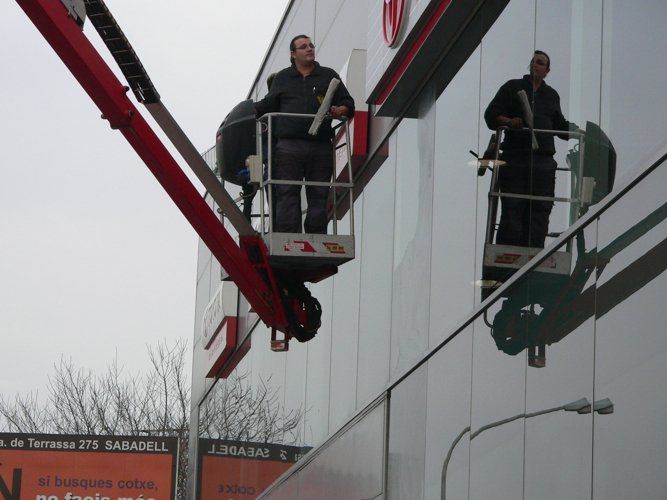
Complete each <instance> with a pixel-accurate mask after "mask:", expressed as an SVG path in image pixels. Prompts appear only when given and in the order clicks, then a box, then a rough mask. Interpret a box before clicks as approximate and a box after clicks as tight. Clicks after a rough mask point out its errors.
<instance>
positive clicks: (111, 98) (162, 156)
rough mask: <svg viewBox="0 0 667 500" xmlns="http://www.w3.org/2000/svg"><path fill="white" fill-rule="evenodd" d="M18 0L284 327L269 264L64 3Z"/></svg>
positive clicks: (257, 305) (270, 321)
mask: <svg viewBox="0 0 667 500" xmlns="http://www.w3.org/2000/svg"><path fill="white" fill-rule="evenodd" d="M16 1H17V3H18V4H19V6H20V7H21V8H22V9H23V10H24V11H25V13H26V14H27V15H28V17H29V18H30V20H31V21H32V22H33V23H34V25H35V26H36V27H37V29H38V30H39V31H40V33H41V34H42V35H43V36H44V38H45V39H46V40H47V41H48V43H49V44H50V45H51V47H52V48H53V49H54V50H55V51H56V53H57V54H58V56H59V57H60V58H61V59H62V61H63V62H64V63H65V65H66V66H67V67H68V69H69V70H70V71H71V72H72V74H73V75H74V77H75V78H76V79H77V80H78V81H79V83H80V84H81V86H82V87H83V88H84V90H85V91H86V93H87V94H88V95H89V96H90V98H91V99H92V100H93V102H94V103H95V104H96V105H97V107H98V108H99V109H100V110H101V111H102V117H103V118H104V119H106V120H108V121H109V123H110V125H111V128H113V129H118V130H119V131H120V132H121V133H122V134H123V135H124V136H125V138H126V139H127V141H128V142H129V143H130V145H131V146H132V147H133V148H134V150H135V151H136V152H137V154H138V155H139V156H140V157H141V159H142V160H143V161H144V163H145V164H146V166H147V167H148V168H149V170H150V171H151V172H152V173H153V175H154V176H155V178H156V179H157V180H158V182H159V183H160V184H161V185H162V187H163V188H164V189H165V191H167V193H168V194H169V196H170V197H171V199H172V200H173V201H174V203H176V206H178V208H179V210H180V211H181V212H182V213H183V215H184V216H185V218H186V219H187V220H188V222H189V223H190V224H191V225H192V227H193V228H194V229H195V231H196V232H197V234H198V235H199V236H200V237H201V239H202V240H203V241H204V243H205V244H206V246H207V247H208V248H209V250H210V251H211V253H212V254H213V255H214V256H215V257H216V258H217V259H218V261H219V262H220V264H221V265H222V267H223V268H224V269H225V270H226V271H227V273H228V274H229V276H230V277H231V278H232V280H234V282H235V283H236V285H237V286H238V287H239V290H240V291H241V293H243V295H244V296H245V297H246V299H247V300H248V302H249V303H250V305H251V306H252V308H253V309H254V310H255V312H257V314H258V315H259V316H260V317H261V318H262V320H263V321H264V322H265V323H266V324H267V325H268V326H269V327H271V328H272V329H277V330H280V331H282V332H287V331H288V322H287V319H286V314H285V310H284V306H283V304H282V303H281V300H280V293H279V291H278V290H277V289H276V287H275V280H274V279H273V277H272V275H271V269H270V267H267V269H266V272H268V273H269V278H270V279H268V280H265V279H263V278H262V275H260V274H259V272H258V271H257V263H253V262H251V260H250V259H249V257H248V255H246V254H245V253H244V252H242V251H241V249H240V248H239V246H238V245H237V244H236V242H235V241H234V239H233V238H232V236H231V235H230V234H229V233H228V232H227V230H226V229H225V227H224V225H223V224H222V222H221V221H220V220H219V219H218V218H217V217H216V215H215V214H214V212H213V211H212V210H211V209H210V207H209V206H208V205H207V204H206V202H205V201H204V199H203V198H202V196H201V195H200V194H199V192H198V191H197V189H196V188H195V187H194V185H193V184H192V183H191V182H190V180H189V179H188V177H187V176H186V175H185V174H184V173H183V171H182V170H181V168H180V167H179V165H178V163H176V161H175V160H174V158H173V157H172V156H171V154H170V153H169V151H168V150H167V149H166V148H165V146H164V145H163V144H162V142H161V141H160V139H159V138H158V137H157V135H156V134H155V133H154V132H153V130H152V129H151V128H150V126H149V125H148V123H147V122H146V121H145V120H144V118H143V117H142V116H141V114H140V113H139V111H138V110H137V109H136V107H135V106H134V104H133V103H132V102H131V101H130V100H129V98H128V97H127V95H126V92H127V91H128V88H127V87H125V86H124V85H123V84H122V83H121V82H120V81H119V80H118V78H116V75H115V74H114V73H113V71H112V70H111V69H110V68H109V66H108V65H107V64H106V62H105V61H104V60H103V59H102V57H101V56H100V55H99V53H98V52H97V51H96V50H95V48H94V47H93V45H92V44H91V43H90V41H89V40H88V38H87V37H86V36H85V35H84V34H83V31H82V30H81V28H80V26H79V25H78V24H77V22H76V21H75V20H74V19H73V18H72V17H70V15H69V14H68V11H67V8H66V7H65V6H64V5H63V3H61V2H60V1H59V0H16ZM244 238H246V239H250V240H256V241H255V242H254V246H255V247H259V248H264V242H263V241H262V239H261V237H260V236H259V235H257V236H246V237H244ZM264 253H265V252H264ZM269 283H271V285H269Z"/></svg>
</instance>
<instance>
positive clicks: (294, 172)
mask: <svg viewBox="0 0 667 500" xmlns="http://www.w3.org/2000/svg"><path fill="white" fill-rule="evenodd" d="M275 148H276V151H275V153H274V155H273V159H274V161H273V165H272V170H273V172H272V177H273V179H276V180H279V179H280V180H293V181H300V180H302V179H305V180H307V181H319V182H330V181H331V174H332V172H333V149H332V145H331V143H330V142H328V141H310V140H302V139H279V140H278V142H277V144H276V146H275ZM329 189H330V188H329V187H328V186H306V200H307V202H308V210H307V212H306V220H305V221H304V229H305V231H306V233H321V234H325V233H326V232H327V225H328V218H327V199H328V198H329ZM273 198H274V206H275V217H274V219H273V221H274V225H273V230H274V231H276V232H283V233H300V232H301V186H289V185H280V184H277V185H274V186H273Z"/></svg>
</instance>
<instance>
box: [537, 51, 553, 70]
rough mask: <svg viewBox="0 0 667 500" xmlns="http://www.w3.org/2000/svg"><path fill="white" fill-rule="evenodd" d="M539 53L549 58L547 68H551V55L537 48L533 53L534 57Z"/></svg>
mask: <svg viewBox="0 0 667 500" xmlns="http://www.w3.org/2000/svg"><path fill="white" fill-rule="evenodd" d="M537 54H539V55H542V56H544V57H546V58H547V69H551V58H550V57H549V54H547V53H546V52H544V51H543V50H536V51H535V53H534V54H533V57H535V55H537Z"/></svg>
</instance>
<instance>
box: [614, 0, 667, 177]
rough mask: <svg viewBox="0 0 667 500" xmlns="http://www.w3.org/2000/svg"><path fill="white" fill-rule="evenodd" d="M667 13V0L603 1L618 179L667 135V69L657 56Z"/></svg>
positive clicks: (666, 42)
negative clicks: (666, 90)
mask: <svg viewBox="0 0 667 500" xmlns="http://www.w3.org/2000/svg"><path fill="white" fill-rule="evenodd" d="M665 19H667V3H665V2H661V1H657V0H656V1H646V2H640V3H638V4H636V3H633V2H623V1H621V0H605V2H604V25H603V47H602V53H603V59H602V67H601V70H602V99H601V104H602V110H601V111H602V120H601V122H602V126H603V128H604V129H605V130H606V131H607V134H608V135H609V137H610V138H611V140H612V141H613V143H614V147H615V152H616V155H617V160H616V178H617V179H619V180H621V179H623V177H624V176H625V174H626V173H628V172H631V171H632V170H633V169H635V168H641V167H642V164H643V163H645V162H646V161H645V159H646V157H647V156H650V155H651V153H652V152H654V151H655V149H656V147H658V146H659V145H660V144H662V143H664V141H665V133H664V128H665V127H664V124H665V114H666V113H667V99H665V96H664V89H665V88H666V87H667V72H666V71H665V70H664V67H663V65H662V64H660V63H659V62H657V61H656V59H655V54H656V49H657V50H663V49H664V47H665V46H667V31H666V30H665V29H664V25H665ZM628 116H632V117H633V119H632V120H631V121H628V119H627V117H628Z"/></svg>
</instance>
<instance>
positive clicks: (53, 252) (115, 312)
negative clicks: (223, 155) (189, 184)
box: [0, 0, 288, 396]
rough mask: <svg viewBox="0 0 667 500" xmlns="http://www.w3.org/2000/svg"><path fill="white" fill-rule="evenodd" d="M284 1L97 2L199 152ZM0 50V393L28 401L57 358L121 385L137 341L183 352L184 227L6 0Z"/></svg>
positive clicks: (141, 349) (137, 360)
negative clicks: (114, 362) (109, 367)
mask: <svg viewBox="0 0 667 500" xmlns="http://www.w3.org/2000/svg"><path fill="white" fill-rule="evenodd" d="M287 3H288V1H287V0H245V1H244V2H236V1H232V0H191V1H189V2H182V1H175V0H107V4H108V6H109V8H110V10H111V12H112V13H113V14H114V16H115V17H116V19H117V20H118V22H119V24H120V25H121V27H122V28H123V30H124V31H125V34H126V35H127V37H128V39H129V40H130V42H131V43H132V44H133V46H134V48H135V50H136V52H137V53H138V54H139V57H140V58H141V59H142V62H143V64H144V66H145V67H146V69H147V70H148V72H149V74H150V76H151V78H152V80H153V82H154V84H155V85H156V87H157V89H158V91H159V92H160V94H161V96H162V100H163V102H164V103H165V104H166V106H167V108H168V109H169V110H170V111H171V113H172V114H173V115H174V117H175V118H176V119H177V120H178V121H179V123H180V124H181V127H182V128H183V129H184V130H185V132H186V133H187V134H188V135H189V136H190V138H191V140H192V141H193V143H194V144H195V146H196V147H197V148H198V149H199V150H200V151H203V150H205V149H207V148H208V147H210V146H211V145H213V143H214V140H215V131H216V129H217V126H218V125H219V123H220V122H221V120H222V118H224V116H225V114H226V113H227V112H228V111H229V110H230V109H231V107H232V106H234V105H235V104H236V103H237V102H239V101H241V100H243V99H244V98H245V96H246V94H247V92H248V90H249V89H250V85H251V83H252V81H253V79H254V77H255V74H256V72H257V70H258V68H259V65H260V63H261V60H262V58H263V57H264V54H265V52H266V49H267V47H268V44H269V42H270V40H271V38H272V37H273V34H274V32H275V29H276V27H277V25H278V22H279V20H280V18H281V16H282V13H283V12H284V10H285V7H286V5H287ZM85 31H86V33H87V35H88V37H89V39H91V41H93V43H94V44H95V46H96V47H97V48H98V50H99V51H100V52H101V53H102V54H103V55H104V56H105V58H107V60H108V61H111V59H110V58H108V57H107V53H106V50H105V48H104V46H103V45H102V44H101V43H100V42H99V39H98V37H97V34H96V33H95V31H94V30H93V29H92V27H91V26H88V25H87V26H86V30H85ZM0 41H1V43H0V68H2V79H1V80H0V81H1V87H0V88H1V89H2V95H1V96H0V102H2V106H1V108H0V110H1V116H2V120H1V121H0V138H1V140H2V148H0V155H1V156H0V158H1V160H0V172H1V174H2V179H1V180H0V249H1V256H2V258H1V259H0V338H1V339H2V344H1V347H0V394H2V395H4V396H12V395H13V394H14V393H15V392H22V393H25V392H27V391H34V390H39V392H40V394H44V393H45V384H46V381H47V375H48V374H49V373H50V372H51V371H52V366H53V364H54V362H56V361H57V360H58V359H59V357H60V355H61V354H65V355H66V356H71V357H72V359H73V360H74V362H75V363H76V364H77V365H80V366H85V367H90V368H93V369H94V368H96V367H105V366H106V364H107V363H108V362H109V361H110V360H111V359H112V358H113V355H114V352H115V351H116V350H117V352H118V357H119V359H120V360H121V361H122V362H123V363H124V364H125V366H126V369H127V370H128V371H129V372H136V371H137V370H140V369H141V366H142V364H143V363H145V362H146V361H147V356H146V345H148V344H154V343H155V342H156V341H158V340H160V339H167V340H168V341H170V342H172V341H174V340H175V339H177V338H186V339H188V341H189V344H190V345H192V341H191V339H192V334H193V331H192V329H193V322H194V317H193V314H194V301H195V293H194V292H195V272H196V256H197V237H196V234H195V233H194V230H192V228H191V227H190V226H189V225H188V224H187V222H186V220H185V218H184V217H183V216H182V215H181V214H180V212H179V211H178V210H177V209H176V207H175V205H174V204H173V203H172V202H171V200H170V199H169V198H168V196H167V195H166V193H165V192H164V191H163V190H162V188H161V187H160V186H159V184H158V183H157V181H156V180H155V179H154V178H153V177H152V175H151V174H150V172H149V171H148V169H147V168H146V167H145V166H144V164H143V163H142V162H141V161H140V160H139V158H138V157H137V156H136V154H135V153H134V151H133V150H132V149H131V148H130V146H129V145H128V144H127V143H126V142H125V140H124V139H123V137H122V136H121V134H120V133H118V132H117V131H113V130H111V129H110V128H109V125H108V122H105V121H102V120H101V119H100V113H99V111H98V110H97V108H96V107H95V106H94V105H93V103H92V101H91V100H90V99H89V98H88V96H87V95H86V94H85V93H84V91H83V90H82V89H81V87H80V86H79V84H78V83H77V82H76V81H75V80H74V78H73V77H72V76H71V75H70V73H69V72H68V70H67V69H66V68H65V66H64V64H63V63H62V62H61V61H60V59H58V57H57V56H56V55H55V53H54V51H53V50H52V49H51V48H50V47H49V46H48V45H47V43H46V42H45V41H44V39H43V38H42V36H41V34H39V32H38V31H37V30H36V29H35V27H34V26H33V25H32V23H31V22H30V20H29V19H28V18H27V16H26V15H25V14H24V13H23V11H22V10H21V9H20V8H19V6H18V4H16V3H15V2H14V1H12V0H10V1H9V2H1V3H0ZM112 67H113V68H114V70H115V69H116V68H115V65H112ZM117 73H118V74H120V73H119V72H117ZM121 80H122V77H121ZM140 111H141V113H142V114H143V115H144V116H148V113H147V112H145V110H144V109H143V108H140ZM177 159H178V160H179V161H180V158H179V157H177ZM180 163H181V165H183V166H185V165H184V163H183V162H182V161H180ZM185 168H187V167H185Z"/></svg>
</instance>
